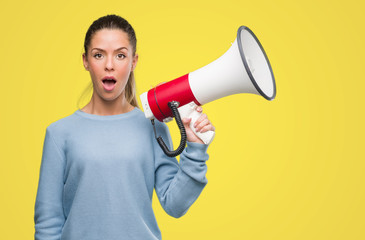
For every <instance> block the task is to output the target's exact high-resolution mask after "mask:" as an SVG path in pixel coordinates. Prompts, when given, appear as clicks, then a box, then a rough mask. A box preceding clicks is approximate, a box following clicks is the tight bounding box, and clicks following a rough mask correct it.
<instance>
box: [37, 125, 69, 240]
mask: <svg viewBox="0 0 365 240" xmlns="http://www.w3.org/2000/svg"><path fill="white" fill-rule="evenodd" d="M64 168H65V156H64V153H63V152H62V151H61V150H60V149H59V148H58V146H57V145H56V143H55V141H54V139H53V136H52V134H51V133H50V130H49V128H47V129H46V136H45V139H44V144H43V154H42V161H41V166H40V171H39V182H38V190H37V196H36V201H35V207H34V223H35V234H34V239H35V240H56V239H57V240H59V239H61V232H62V227H63V225H64V222H65V216H64V213H63V206H62V195H63V185H64V184H63V174H64Z"/></svg>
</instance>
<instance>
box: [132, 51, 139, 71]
mask: <svg viewBox="0 0 365 240" xmlns="http://www.w3.org/2000/svg"><path fill="white" fill-rule="evenodd" d="M137 62H138V54H136V55H134V57H133V61H132V70H131V71H132V72H133V71H134V69H136V66H137Z"/></svg>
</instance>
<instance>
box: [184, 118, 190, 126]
mask: <svg viewBox="0 0 365 240" xmlns="http://www.w3.org/2000/svg"><path fill="white" fill-rule="evenodd" d="M182 122H183V124H184V126H185V128H186V127H188V126H189V123H190V122H191V118H183V119H182Z"/></svg>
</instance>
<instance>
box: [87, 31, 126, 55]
mask: <svg viewBox="0 0 365 240" xmlns="http://www.w3.org/2000/svg"><path fill="white" fill-rule="evenodd" d="M90 47H91V48H90V49H92V48H101V49H105V50H108V49H116V48H120V47H126V48H128V49H130V45H129V40H128V34H127V33H126V32H124V31H123V30H120V29H102V30H98V31H97V32H95V33H94V35H93V36H92V39H91V42H90Z"/></svg>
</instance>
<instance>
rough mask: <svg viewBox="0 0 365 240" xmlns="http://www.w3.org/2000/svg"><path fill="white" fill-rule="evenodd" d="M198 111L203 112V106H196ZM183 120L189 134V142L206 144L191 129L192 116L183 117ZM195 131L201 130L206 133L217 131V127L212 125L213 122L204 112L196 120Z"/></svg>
mask: <svg viewBox="0 0 365 240" xmlns="http://www.w3.org/2000/svg"><path fill="white" fill-rule="evenodd" d="M196 111H198V112H200V113H201V112H202V111H203V109H202V107H200V106H198V107H197V108H196ZM182 122H183V124H184V127H185V131H186V135H187V140H188V141H189V142H196V143H201V144H204V142H203V141H202V140H201V139H200V138H199V137H198V136H197V135H195V133H194V132H193V131H192V130H191V129H190V126H189V124H190V122H191V118H183V119H182ZM194 127H195V131H196V132H201V133H204V132H206V131H209V130H210V131H215V127H214V126H213V125H212V123H211V122H210V121H209V119H208V117H207V115H206V114H205V113H203V114H202V115H201V116H200V117H199V118H198V120H196V122H195V124H194Z"/></svg>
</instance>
